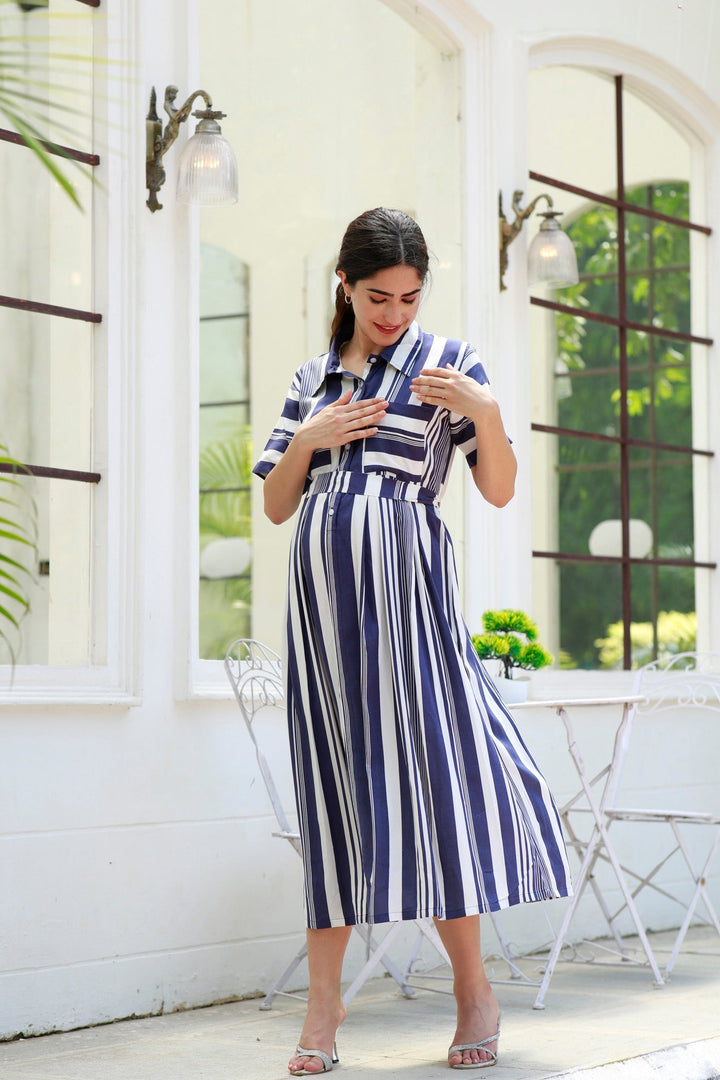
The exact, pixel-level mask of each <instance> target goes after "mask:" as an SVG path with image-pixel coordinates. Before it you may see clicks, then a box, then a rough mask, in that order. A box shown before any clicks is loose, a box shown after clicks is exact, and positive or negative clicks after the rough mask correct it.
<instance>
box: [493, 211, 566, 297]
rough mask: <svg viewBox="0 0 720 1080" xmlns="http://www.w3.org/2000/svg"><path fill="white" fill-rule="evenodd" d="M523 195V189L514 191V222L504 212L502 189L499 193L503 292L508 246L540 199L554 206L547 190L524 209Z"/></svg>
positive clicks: (502, 289)
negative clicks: (522, 206) (522, 204)
mask: <svg viewBox="0 0 720 1080" xmlns="http://www.w3.org/2000/svg"><path fill="white" fill-rule="evenodd" d="M522 197H523V193H522V191H514V192H513V199H512V208H513V210H514V211H515V220H514V221H513V222H509V221H508V219H507V218H506V217H505V214H504V213H503V204H502V191H501V192H500V194H499V195H498V215H499V216H498V223H499V230H500V291H501V292H503V291H504V290H505V289H506V288H507V286H506V284H505V282H504V281H503V278H504V277H505V271H506V270H507V268H508V253H507V249H508V247H509V246H510V244H512V242H513V240H514V239H515V237H516V236H517V235H518V233H519V232H520V230H521V229H522V227H523V223H524V222H525V221H526V220H527V219H528V218H529V217H530V215H531V214H532V212H533V210H534V209H535V207H536V206H537V204H538V203H539V201H540V199H546V200H547V204H548V207H549V208H550V209H552V206H553V201H552V199H551V198H550V196H549V195H546V194H545V192H541V194H540V195H538V197H537V198H536V199H533V201H532V202H531V203H530V204H529V205H528V206H526V207H525V209H524V210H523V209H522V208H521V206H520V200H521V199H522Z"/></svg>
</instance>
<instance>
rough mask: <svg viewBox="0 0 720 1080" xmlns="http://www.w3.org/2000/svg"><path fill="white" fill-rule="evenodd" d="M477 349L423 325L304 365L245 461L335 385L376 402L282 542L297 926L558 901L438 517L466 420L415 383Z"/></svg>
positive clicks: (528, 770) (473, 370)
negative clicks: (427, 398) (379, 344)
mask: <svg viewBox="0 0 720 1080" xmlns="http://www.w3.org/2000/svg"><path fill="white" fill-rule="evenodd" d="M445 365H452V366H454V367H456V368H458V369H459V370H460V371H462V372H464V373H465V374H467V375H469V376H471V377H472V378H474V379H477V381H478V382H480V383H484V382H486V381H487V378H486V375H485V372H484V370H483V367H482V365H481V363H480V361H479V359H478V357H477V355H476V354H475V352H474V351H473V349H472V348H471V347H470V346H469V345H467V344H465V343H463V342H458V341H449V340H447V339H445V338H441V337H437V336H434V335H432V334H427V333H425V332H423V331H422V330H421V329H420V328H419V327H418V325H417V323H413V324H412V326H411V327H409V329H408V330H407V331H406V333H405V334H404V335H403V337H402V338H401V339H400V340H399V341H398V342H397V343H396V344H394V345H391V346H389V347H388V348H386V349H383V351H382V352H381V353H379V354H378V355H375V356H370V357H369V359H368V363H367V365H366V368H365V372H364V377H363V378H358V377H356V376H353V375H351V374H349V373H347V372H345V371H343V369H342V364H341V361H340V358H339V355H338V352H337V349H336V348H335V347H332V348H331V350H330V352H329V353H325V354H323V355H322V356H318V357H316V358H315V359H313V360H311V361H309V362H308V363H307V364H304V365H303V366H302V367H301V368H300V369H299V371H298V372H297V374H296V375H295V378H294V379H293V383H292V386H291V387H290V391H289V393H288V397H287V400H286V402H285V406H284V409H283V412H282V416H281V417H280V419H279V421H278V423H277V426H276V427H275V429H274V431H273V432H272V435H271V436H270V439H269V441H268V443H267V446H266V447H265V450H264V452H263V454H262V456H261V457H260V459H259V461H258V462H257V464H256V466H255V469H254V471H255V472H256V473H257V474H258V475H259V476H262V477H264V476H267V474H268V473H269V472H270V470H271V469H272V468H273V466H274V465H275V463H276V462H277V461H279V459H280V458H281V456H282V454H283V452H284V451H285V449H286V448H287V446H288V443H289V442H290V440H291V439H292V436H293V433H294V432H295V430H296V429H297V427H298V425H299V424H300V423H302V421H303V420H305V419H306V418H307V417H309V416H310V415H312V413H314V412H315V411H317V410H318V409H321V408H323V407H324V406H326V405H328V404H330V403H331V402H333V401H336V400H337V399H338V398H339V397H340V396H341V394H342V393H344V391H345V390H347V389H348V388H352V390H353V400H357V399H361V398H372V397H381V398H384V399H386V400H387V401H388V402H389V407H388V410H387V413H386V415H385V417H384V419H383V421H382V423H381V426H380V430H379V431H378V433H377V434H376V435H374V436H372V437H371V438H368V439H366V440H357V441H354V442H351V443H347V444H346V445H345V446H342V447H338V448H335V449H330V450H317V451H316V452H315V453H314V455H313V458H312V462H311V467H310V472H309V474H308V478H307V481H306V486H305V494H304V497H303V499H302V502H301V505H300V508H299V511H298V517H297V523H296V527H295V532H294V535H293V539H292V544H291V551H290V572H289V588H288V605H287V621H286V679H287V707H288V720H289V729H290V742H291V751H292V761H293V770H294V779H295V793H296V798H297V806H298V815H299V824H300V833H301V837H302V846H303V856H304V858H303V863H304V868H305V894H306V903H307V916H308V925H309V926H311V927H318V928H320V927H328V926H344V925H350V924H353V923H377V922H388V921H395V920H400V919H416V918H421V917H428V916H433V915H434V916H438V917H439V918H447V919H451V918H457V917H460V916H464V915H474V914H477V913H479V912H484V911H495V910H498V909H501V908H504V907H507V906H509V905H511V904H518V903H523V902H528V901H534V900H542V899H546V898H549V897H558V896H566V895H568V894H569V893H570V878H569V872H568V866H567V856H566V852H565V846H564V843H563V840H562V835H561V828H560V823H559V820H558V815H557V811H556V809H555V806H554V804H553V800H552V797H551V795H550V792H549V790H548V787H547V784H546V782H545V780H544V778H543V776H542V775H541V774H540V772H539V770H538V768H537V766H536V765H535V762H534V761H533V759H532V757H531V756H530V754H529V753H528V750H527V749H526V747H525V745H524V743H523V740H522V739H521V737H520V735H519V734H518V732H517V730H516V728H515V725H514V723H513V721H512V720H511V718H510V716H509V715H508V713H507V711H506V710H505V708H504V707H503V705H502V703H501V701H500V700H499V697H498V694H497V692H496V690H495V689H494V687H493V685H492V683H491V681H489V680H488V678H487V677H486V675H485V672H484V670H483V668H482V665H481V664H480V663H479V661H478V659H477V655H476V653H475V650H474V648H473V646H472V642H471V641H470V636H469V633H468V630H467V627H466V626H465V623H464V621H463V617H462V612H461V610H460V602H459V592H458V585H457V575H456V570H455V561H454V554H453V548H452V542H451V540H450V536H449V534H448V532H447V530H446V528H445V525H444V524H443V521H442V519H441V517H440V515H439V513H438V504H439V502H440V499H441V497H442V494H443V491H444V489H445V485H446V482H447V477H448V472H449V469H450V465H451V463H452V458H453V455H454V452H455V448H456V447H459V448H460V450H461V451H462V452H463V453H464V454H465V457H466V459H467V461H468V464H469V465H471V466H472V465H473V464H474V463H475V460H476V442H475V429H474V425H473V423H472V422H471V421H469V420H467V419H466V418H465V417H463V416H459V415H456V414H452V413H449V412H448V411H447V410H446V409H441V408H438V407H437V406H434V405H428V404H423V403H421V402H420V401H419V399H418V398H417V397H415V396H414V395H412V394H411V392H410V382H411V379H412V378H413V377H414V376H415V375H417V374H418V373H419V372H420V370H421V368H423V367H426V366H433V367H434V366H437V367H443V366H445Z"/></svg>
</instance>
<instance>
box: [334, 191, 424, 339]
mask: <svg viewBox="0 0 720 1080" xmlns="http://www.w3.org/2000/svg"><path fill="white" fill-rule="evenodd" d="M428 262H429V256H428V249H427V244H426V243H425V237H424V236H423V234H422V231H421V229H420V226H419V225H418V223H417V221H415V220H414V219H413V218H411V217H410V215H409V214H406V213H404V212H403V211H402V210H386V209H385V207H384V206H378V207H376V208H375V210H366V211H365V213H364V214H361V215H360V217H356V218H355V220H354V221H351V222H350V224H349V225H348V227H347V229H346V230H345V235H344V236H343V239H342V244H341V246H340V254H339V256H338V261H337V266H336V267H335V270H336V271H337V270H343V271H344V273H345V274H346V275H347V280H348V284H349V285H355V284H356V282H358V281H361V280H362V279H363V278H369V277H372V276H373V274H376V273H377V272H378V270H386V269H387V268H388V267H391V266H414V267H415V269H416V270H417V272H418V275H419V276H420V280H421V281H422V282H424V281H425V278H426V276H427V272H428ZM354 326H355V313H354V311H353V309H352V304H347V303H346V302H345V290H344V289H343V285H342V282H340V283H339V284H338V287H337V290H336V292H335V317H334V318H333V321H332V329H331V331H330V340H331V341H332V339H333V338H334V337H336V336H337V335H338V333H340V331H341V330H342V337H343V340H347V338H350V337H352V333H353V328H354Z"/></svg>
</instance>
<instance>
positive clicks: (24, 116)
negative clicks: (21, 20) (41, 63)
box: [0, 0, 94, 210]
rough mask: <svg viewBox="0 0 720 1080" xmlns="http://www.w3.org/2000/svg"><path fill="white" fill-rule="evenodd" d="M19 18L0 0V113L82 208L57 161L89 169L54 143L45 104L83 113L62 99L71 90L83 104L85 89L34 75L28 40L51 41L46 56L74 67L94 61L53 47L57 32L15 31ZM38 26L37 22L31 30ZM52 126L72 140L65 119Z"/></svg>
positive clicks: (69, 112)
mask: <svg viewBox="0 0 720 1080" xmlns="http://www.w3.org/2000/svg"><path fill="white" fill-rule="evenodd" d="M42 6H43V7H46V6H47V5H46V4H43V5H42ZM38 7H40V5H38ZM52 17H53V18H54V19H56V20H57V19H58V18H61V17H62V18H65V19H70V18H89V17H90V16H89V15H88V14H86V13H79V14H78V15H73V16H70V15H64V16H58V15H53V16H52ZM32 18H33V21H34V22H35V23H37V20H38V19H43V20H46V19H47V18H48V13H47V12H43V13H40V12H38V13H37V14H33V15H32ZM17 20H18V12H17V8H16V6H15V4H10V3H8V2H7V0H0V116H3V117H4V118H5V120H6V121H7V122H8V124H9V126H10V127H11V128H13V129H14V130H15V131H17V133H18V134H19V135H21V136H22V137H23V139H24V140H25V142H26V143H27V145H28V147H29V148H30V150H32V152H33V153H34V154H35V155H36V157H37V159H38V160H39V161H40V162H41V164H42V165H43V167H44V168H45V169H47V171H48V172H49V173H50V174H51V176H52V177H53V178H54V179H55V180H56V181H57V182H58V184H59V185H60V187H61V188H62V189H63V191H64V192H65V193H66V195H67V196H68V198H70V199H71V201H72V202H73V203H74V204H75V205H76V206H77V207H78V209H79V210H82V204H81V203H80V199H79V198H78V194H77V191H76V189H75V186H74V185H73V184H72V182H71V181H70V179H69V177H68V174H67V172H66V171H65V170H64V169H63V168H62V167H61V165H60V164H59V162H60V161H63V160H65V161H67V162H69V163H70V164H71V165H72V166H73V167H74V168H77V169H79V170H80V172H82V173H84V174H85V175H87V176H90V177H91V178H92V172H91V171H90V170H87V169H85V168H84V167H83V166H82V165H80V164H79V163H78V162H76V161H74V160H73V159H72V158H71V157H70V156H69V155H68V154H67V153H65V152H64V151H63V150H62V149H61V147H60V146H58V144H57V142H56V140H55V139H54V138H52V137H51V136H50V134H49V130H48V118H47V117H48V106H49V105H52V108H53V110H55V111H56V112H57V111H58V110H59V111H61V112H62V113H64V114H65V115H66V116H71V115H76V116H81V115H85V110H84V108H82V107H81V108H75V107H73V106H72V105H70V104H69V103H68V102H67V100H66V99H67V97H68V95H70V94H75V95H76V97H77V98H79V99H80V103H81V105H84V96H85V93H84V91H82V90H80V89H77V90H72V89H71V88H69V87H68V85H67V82H63V83H62V84H61V83H57V84H53V83H50V82H48V81H47V80H46V79H43V78H38V77H36V75H35V74H34V72H35V70H36V68H37V64H34V63H33V61H32V59H29V57H28V46H29V45H31V44H32V43H40V44H42V45H43V47H45V46H46V45H47V44H48V43H49V44H50V48H49V49H47V50H46V56H48V57H49V58H50V59H51V60H63V61H64V62H65V61H67V62H68V63H70V64H72V65H73V68H74V70H79V69H82V68H84V69H85V70H86V71H87V72H90V71H91V70H92V65H93V62H94V61H93V57H92V56H79V55H77V54H76V53H66V52H62V51H57V50H56V49H55V48H54V47H55V46H57V45H58V44H60V45H61V46H62V42H63V39H62V38H59V37H58V36H57V35H52V36H51V35H50V34H45V35H41V34H37V33H33V34H32V36H28V35H17V34H13V32H12V30H13V29H14V27H15V25H16V23H17ZM46 25H47V23H46ZM37 28H38V27H37V26H35V27H34V30H36V29H37ZM63 99H65V100H63ZM53 128H54V130H56V131H57V132H58V133H59V134H64V135H65V136H67V137H68V139H69V140H70V141H73V134H74V133H73V131H72V129H71V128H69V127H67V126H66V125H65V124H59V123H58V122H57V121H56V122H55V123H54V124H53ZM45 144H49V145H50V146H51V147H53V149H54V150H55V151H57V152H56V153H54V154H50V153H48V150H47V149H46V145H45Z"/></svg>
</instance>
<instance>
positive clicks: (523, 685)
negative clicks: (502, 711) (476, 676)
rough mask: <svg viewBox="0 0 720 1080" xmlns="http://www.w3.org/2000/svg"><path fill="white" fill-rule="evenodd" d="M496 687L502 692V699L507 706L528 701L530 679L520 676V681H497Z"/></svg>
mask: <svg viewBox="0 0 720 1080" xmlns="http://www.w3.org/2000/svg"><path fill="white" fill-rule="evenodd" d="M495 685H496V686H497V688H498V690H499V691H500V697H501V698H502V699H503V701H504V702H505V704H506V705H517V703H518V702H519V701H527V696H528V690H529V689H530V679H529V678H528V677H527V675H526V676H522V675H521V676H520V678H518V679H499V678H496V679H495Z"/></svg>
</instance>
